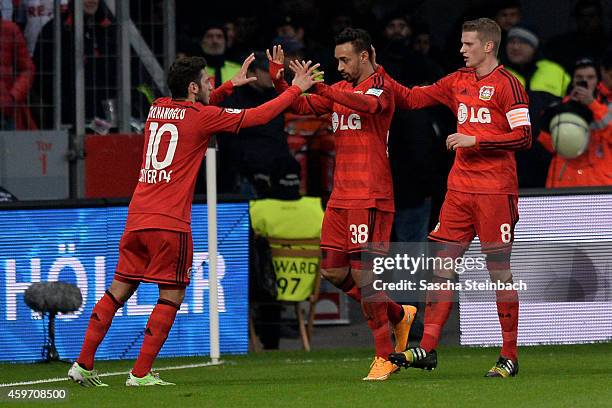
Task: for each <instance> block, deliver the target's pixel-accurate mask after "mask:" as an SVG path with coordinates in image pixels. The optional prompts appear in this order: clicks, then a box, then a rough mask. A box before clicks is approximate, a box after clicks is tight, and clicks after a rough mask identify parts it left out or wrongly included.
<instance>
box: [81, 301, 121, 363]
mask: <svg viewBox="0 0 612 408" xmlns="http://www.w3.org/2000/svg"><path fill="white" fill-rule="evenodd" d="M120 307H121V304H120V303H119V302H117V300H116V299H115V297H114V296H113V295H112V294H111V293H110V292H109V291H108V290H107V291H106V293H105V294H104V296H102V298H101V299H100V300H99V301H98V303H96V305H95V306H94V308H93V311H92V312H91V317H90V318H89V325H88V326H87V331H86V332H85V339H84V340H83V347H82V348H81V354H80V355H79V358H78V359H77V363H79V365H80V366H81V367H83V368H84V369H86V370H93V365H94V358H95V355H96V350H98V346H99V345H100V343H102V340H103V339H104V336H106V332H107V331H108V329H109V328H110V326H111V323H112V321H113V317H114V316H115V313H116V312H117V310H118V309H119V308H120Z"/></svg>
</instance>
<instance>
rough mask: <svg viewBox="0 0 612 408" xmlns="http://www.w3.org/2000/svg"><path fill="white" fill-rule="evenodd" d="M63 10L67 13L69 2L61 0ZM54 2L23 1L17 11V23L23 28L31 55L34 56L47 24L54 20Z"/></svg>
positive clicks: (45, 0) (40, 0)
mask: <svg viewBox="0 0 612 408" xmlns="http://www.w3.org/2000/svg"><path fill="white" fill-rule="evenodd" d="M60 6H61V10H62V11H64V12H65V11H66V9H67V8H68V0H61V2H60ZM53 13H54V2H53V0H23V1H22V2H21V3H20V4H19V9H18V10H17V18H16V20H17V23H18V24H20V25H21V26H22V27H25V28H24V30H23V35H24V37H25V39H26V43H27V44H28V51H29V52H30V55H32V54H34V49H35V47H36V41H37V40H38V36H39V34H40V32H41V31H42V29H43V27H44V26H45V24H47V23H48V22H49V21H51V20H52V19H53Z"/></svg>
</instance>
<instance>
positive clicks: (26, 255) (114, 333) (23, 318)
mask: <svg viewBox="0 0 612 408" xmlns="http://www.w3.org/2000/svg"><path fill="white" fill-rule="evenodd" d="M217 211H218V240H219V258H218V279H219V292H218V293H219V322H220V323H219V325H220V327H219V332H220V333H219V336H220V346H221V352H222V353H246V351H247V347H248V324H247V322H248V233H249V232H248V229H249V213H248V204H247V203H222V204H219V206H218V209H217ZM126 216H127V207H107V208H76V209H75V208H69V209H45V210H4V211H0V225H2V232H1V233H0V248H1V249H2V250H1V251H0V361H9V362H18V361H21V362H27V361H36V360H40V359H41V351H42V347H43V344H44V339H45V333H46V322H47V321H46V319H45V320H44V321H43V320H42V319H41V318H40V315H39V314H37V313H34V312H32V311H31V310H30V309H29V308H28V306H27V305H26V304H25V302H24V292H25V290H26V289H27V288H28V287H29V286H30V284H31V283H32V282H47V281H64V282H69V283H73V284H75V285H77V286H78V287H79V289H80V290H81V293H82V296H83V305H82V307H81V309H79V310H78V311H77V312H75V313H73V314H66V315H61V314H60V315H58V318H57V320H56V345H57V349H58V351H59V354H60V356H61V357H62V358H65V359H75V358H76V357H77V356H78V354H79V352H80V348H81V344H82V341H83V336H84V334H85V330H86V328H87V324H88V321H89V316H90V314H91V311H92V309H93V307H94V305H95V303H96V302H97V301H98V299H100V297H102V295H103V294H104V291H105V290H106V289H107V288H108V286H109V285H110V282H111V281H112V278H113V274H114V271H115V267H116V265H117V258H118V248H119V239H120V238H121V234H122V233H123V228H124V226H125V218H126ZM192 228H193V243H194V259H193V261H194V262H193V271H192V275H191V284H190V285H189V287H188V288H187V293H186V296H185V300H184V302H183V305H182V306H181V310H180V311H179V313H178V315H177V318H176V321H175V323H174V326H173V327H172V331H171V332H170V335H169V337H168V340H167V341H166V344H165V345H164V347H163V349H162V350H161V352H160V356H162V357H170V356H193V355H207V354H209V314H208V290H209V286H208V264H207V262H208V252H207V251H208V239H207V218H206V206H205V205H202V204H196V205H194V206H193V220H192ZM157 298H158V289H157V286H156V285H153V284H146V283H143V284H141V285H140V287H139V289H138V290H137V292H136V293H135V294H134V296H132V298H131V299H130V300H129V301H128V302H126V304H125V305H124V307H123V308H121V309H120V310H119V311H118V312H117V314H116V316H115V318H114V320H113V324H112V326H111V328H110V330H109V332H108V334H107V336H106V338H105V339H104V341H103V342H102V344H101V345H100V348H99V349H98V352H97V354H96V358H97V359H124V358H125V359H128V358H136V357H137V355H138V352H139V350H140V346H141V344H142V339H143V334H144V328H145V326H146V323H147V319H148V316H149V314H150V312H151V310H152V309H153V307H154V306H155V304H156V303H157Z"/></svg>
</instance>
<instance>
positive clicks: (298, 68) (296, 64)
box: [289, 60, 321, 82]
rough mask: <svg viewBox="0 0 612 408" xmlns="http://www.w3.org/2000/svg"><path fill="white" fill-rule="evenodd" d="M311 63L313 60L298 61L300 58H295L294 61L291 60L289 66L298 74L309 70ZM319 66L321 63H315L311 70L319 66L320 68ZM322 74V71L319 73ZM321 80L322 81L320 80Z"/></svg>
mask: <svg viewBox="0 0 612 408" xmlns="http://www.w3.org/2000/svg"><path fill="white" fill-rule="evenodd" d="M310 64H312V61H308V62H305V61H301V62H300V61H298V60H293V61H289V68H291V70H292V71H293V72H294V73H295V74H298V73H300V72H306V71H308V70H309V68H308V67H309V66H310ZM319 66H321V64H314V65H313V66H312V67H311V68H310V69H311V70H315V69H317V68H319ZM319 74H320V73H319ZM319 82H320V81H319Z"/></svg>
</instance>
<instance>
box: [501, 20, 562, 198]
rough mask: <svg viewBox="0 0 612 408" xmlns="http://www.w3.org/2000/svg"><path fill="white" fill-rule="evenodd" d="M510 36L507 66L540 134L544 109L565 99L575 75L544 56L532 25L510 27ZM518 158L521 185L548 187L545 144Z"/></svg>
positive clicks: (529, 150) (547, 155) (547, 158)
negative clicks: (523, 93) (522, 89)
mask: <svg viewBox="0 0 612 408" xmlns="http://www.w3.org/2000/svg"><path fill="white" fill-rule="evenodd" d="M507 39H508V41H507V43H506V49H505V55H506V60H507V65H506V69H507V70H508V71H509V72H511V73H512V74H513V75H514V76H516V77H517V78H518V80H519V81H520V82H521V84H523V86H525V89H526V91H527V94H528V95H529V114H530V116H531V118H533V119H532V130H533V133H532V134H533V135H537V134H538V133H539V119H538V118H539V117H540V115H541V113H542V111H543V110H544V109H545V108H546V107H547V106H549V105H550V104H551V103H555V102H558V101H560V100H561V98H562V97H563V96H564V95H565V92H566V90H567V87H568V85H569V83H570V81H571V78H570V76H569V74H567V72H565V70H564V69H563V67H561V66H560V65H559V64H557V63H556V62H553V61H550V60H548V59H544V58H542V57H541V54H540V53H539V51H538V50H539V46H540V39H539V38H538V36H537V34H536V33H535V31H534V30H533V29H532V28H530V27H528V26H525V25H517V26H515V27H513V28H511V29H510V31H509V32H508V37H507ZM516 161H517V173H518V179H519V186H521V187H522V188H528V187H543V186H544V183H545V180H546V172H547V169H548V163H549V161H550V155H549V154H548V152H546V151H545V150H544V149H543V148H542V146H541V145H539V144H537V143H533V144H532V145H531V148H530V149H528V150H524V151H519V152H516Z"/></svg>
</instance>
